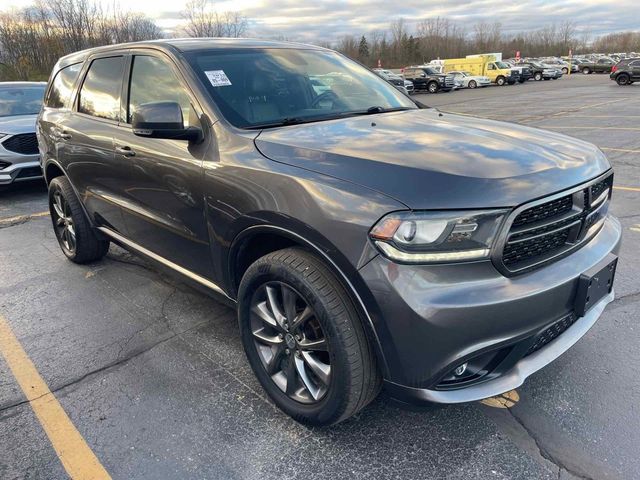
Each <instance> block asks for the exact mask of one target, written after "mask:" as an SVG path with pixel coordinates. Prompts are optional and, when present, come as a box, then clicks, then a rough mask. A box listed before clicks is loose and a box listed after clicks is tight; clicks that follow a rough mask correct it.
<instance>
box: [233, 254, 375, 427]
mask: <svg viewBox="0 0 640 480" xmlns="http://www.w3.org/2000/svg"><path fill="white" fill-rule="evenodd" d="M238 321H239V324H240V332H241V335H242V343H243V346H244V349H245V352H246V354H247V358H248V360H249V363H250V364H251V368H252V369H253V371H254V373H255V374H256V376H257V378H258V380H259V381H260V383H261V384H262V386H263V388H264V389H265V390H266V392H267V393H268V394H269V396H270V397H271V398H272V400H273V401H274V402H275V404H276V405H277V406H278V407H279V408H280V409H281V410H283V411H284V412H285V413H287V414H288V415H290V416H291V417H293V418H294V419H295V420H297V421H299V422H302V423H306V424H310V425H331V424H335V423H338V422H340V421H342V420H345V419H347V418H349V417H350V416H352V415H354V414H355V413H356V412H358V411H359V410H360V409H362V408H364V407H365V406H366V405H367V404H368V403H369V402H371V401H372V400H373V399H374V398H375V397H376V396H377V394H378V392H379V391H380V387H381V376H380V373H379V372H378V370H377V367H376V362H375V357H374V353H373V350H372V347H371V345H370V344H369V341H368V340H367V337H366V334H365V331H364V328H363V325H362V323H361V321H360V318H359V316H358V313H357V312H356V310H355V308H354V306H353V303H352V301H351V299H350V297H349V295H348V294H347V292H346V291H345V289H344V288H343V287H342V285H341V284H340V282H339V281H338V279H337V278H336V277H335V276H334V275H333V273H332V272H331V271H330V270H329V269H328V268H327V267H326V266H325V265H324V263H323V262H322V261H321V260H320V259H319V258H317V257H315V256H314V255H312V254H311V253H309V252H307V251H305V250H302V249H298V248H287V249H284V250H279V251H277V252H274V253H270V254H268V255H265V256H264V257H262V258H260V259H259V260H257V261H256V262H255V263H253V264H252V265H251V266H250V267H249V268H248V270H247V271H246V273H245V274H244V276H243V277H242V281H241V283H240V289H239V294H238Z"/></svg>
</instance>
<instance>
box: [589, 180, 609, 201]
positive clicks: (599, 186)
mask: <svg viewBox="0 0 640 480" xmlns="http://www.w3.org/2000/svg"><path fill="white" fill-rule="evenodd" d="M612 180H613V177H609V178H606V179H604V180H603V181H601V182H598V183H596V184H595V185H591V187H590V189H591V201H593V200H596V199H597V198H598V197H599V196H600V195H602V193H603V192H604V191H605V190H606V189H607V188H609V187H610V186H611V184H612Z"/></svg>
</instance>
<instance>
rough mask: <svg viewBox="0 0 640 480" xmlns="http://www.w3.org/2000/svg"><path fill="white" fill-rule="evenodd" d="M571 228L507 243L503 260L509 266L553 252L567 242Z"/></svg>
mask: <svg viewBox="0 0 640 480" xmlns="http://www.w3.org/2000/svg"><path fill="white" fill-rule="evenodd" d="M568 237H569V230H560V231H559V232H555V233H552V234H550V235H543V236H541V237H536V238H533V239H531V240H525V241H523V242H520V243H512V244H507V246H505V247H504V252H503V254H502V261H503V263H504V264H505V265H506V266H507V267H508V266H510V265H514V264H517V263H520V262H524V261H526V260H529V259H531V258H535V257H539V256H541V255H545V254H548V253H553V252H555V251H557V250H559V249H561V248H562V247H564V245H565V243H567V239H568Z"/></svg>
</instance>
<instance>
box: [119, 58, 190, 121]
mask: <svg viewBox="0 0 640 480" xmlns="http://www.w3.org/2000/svg"><path fill="white" fill-rule="evenodd" d="M154 102H176V103H177V104H178V105H180V107H181V108H182V118H183V121H184V125H185V127H187V126H188V125H189V115H190V113H191V102H190V100H189V95H188V94H187V92H186V90H185V89H184V87H183V86H182V84H181V83H180V81H179V80H178V78H177V77H176V75H175V73H174V72H173V70H172V68H171V67H170V66H169V65H168V64H167V63H166V62H164V61H163V60H160V59H159V58H157V57H150V56H146V55H140V56H136V57H134V59H133V68H132V70H131V84H130V87H129V106H128V109H127V110H128V111H127V123H131V118H132V117H133V114H134V113H135V111H136V108H138V107H139V106H140V105H144V104H146V103H154Z"/></svg>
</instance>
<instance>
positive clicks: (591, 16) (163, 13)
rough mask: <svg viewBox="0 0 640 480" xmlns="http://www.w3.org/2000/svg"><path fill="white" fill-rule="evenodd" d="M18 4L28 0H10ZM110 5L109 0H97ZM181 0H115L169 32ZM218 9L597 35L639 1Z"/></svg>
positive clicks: (347, 1) (322, 0)
mask: <svg viewBox="0 0 640 480" xmlns="http://www.w3.org/2000/svg"><path fill="white" fill-rule="evenodd" d="M11 1H12V2H17V3H18V4H27V3H31V2H32V1H33V0H11ZM98 1H100V2H103V3H105V5H107V4H109V5H111V4H112V3H113V0H98ZM185 4H186V0H137V1H136V2H125V1H123V0H120V5H121V6H122V7H123V8H130V9H132V10H136V11H141V12H143V13H146V14H148V15H150V16H152V17H153V18H155V19H156V20H157V21H158V23H159V25H161V26H162V27H163V28H165V29H167V30H170V31H173V30H175V29H177V28H178V26H179V24H180V23H181V21H182V20H181V14H180V11H181V10H182V9H183V8H184V5H185ZM214 4H215V6H216V8H217V9H218V10H220V11H225V10H235V11H241V12H243V14H244V15H245V16H246V17H247V18H248V20H249V25H250V27H251V30H250V34H251V35H252V36H256V37H284V38H287V39H290V40H303V41H332V40H335V39H337V38H339V37H340V36H343V35H347V34H352V35H362V34H366V33H368V32H370V31H372V30H380V31H386V30H388V29H389V24H390V23H391V22H392V21H393V20H395V19H397V18H399V17H403V18H404V19H405V20H406V22H407V25H408V27H409V28H410V29H411V28H412V27H413V26H414V25H415V24H416V23H417V22H418V21H420V20H424V19H427V18H433V17H438V16H440V17H447V18H449V19H451V20H454V21H455V22H457V23H458V24H460V25H461V26H464V27H466V28H467V29H468V30H471V28H472V26H473V24H475V23H477V22H480V21H485V22H495V21H498V22H500V23H501V24H502V28H503V32H504V33H505V34H509V33H515V32H523V31H531V30H536V29H538V28H541V27H543V26H546V25H549V24H551V23H554V22H555V23H560V22H562V21H565V20H571V21H573V22H575V25H576V27H577V29H578V31H579V32H580V31H589V32H590V33H592V34H595V35H599V34H603V33H609V32H613V31H623V30H638V28H639V25H638V18H640V1H639V0H518V1H516V2H499V1H496V0H447V1H438V2H436V1H431V0H402V1H389V0H224V1H215V2H214Z"/></svg>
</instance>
